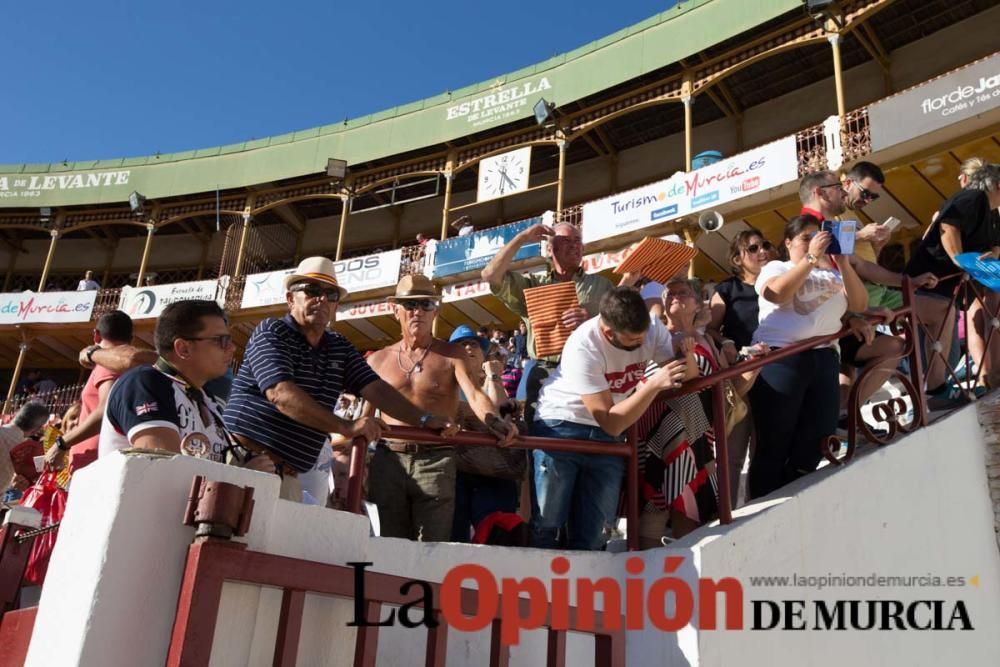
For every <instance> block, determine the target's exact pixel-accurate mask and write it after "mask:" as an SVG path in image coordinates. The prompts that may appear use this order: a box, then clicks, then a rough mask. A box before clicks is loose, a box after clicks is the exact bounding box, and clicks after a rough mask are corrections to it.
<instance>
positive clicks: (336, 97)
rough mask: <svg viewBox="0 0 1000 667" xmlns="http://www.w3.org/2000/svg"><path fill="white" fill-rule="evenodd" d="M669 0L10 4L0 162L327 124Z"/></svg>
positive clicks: (535, 52) (574, 42) (433, 90)
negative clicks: (619, 1) (602, 0)
mask: <svg viewBox="0 0 1000 667" xmlns="http://www.w3.org/2000/svg"><path fill="white" fill-rule="evenodd" d="M675 4H676V0H661V1H660V2H651V1H650V0H632V1H630V2H622V3H617V2H598V1H596V0H576V1H575V2H569V1H565V0H553V1H550V2H523V1H515V0H507V1H506V2H503V1H499V2H489V3H484V2H468V1H465V2H458V1H455V0H438V1H431V2H403V1H402V0H396V1H393V2H386V1H380V0H366V1H363V2H355V3H348V2H342V1H338V0H327V1H326V2H320V1H312V2H306V1H302V0H285V1H284V2H261V1H259V0H246V1H243V2H236V1H231V0H200V1H198V2H193V1H191V0H174V1H173V2H151V1H148V0H147V1H146V2H143V1H142V0H135V1H133V2H125V1H123V0H107V1H104V2H86V3H85V2H78V1H77V2H70V1H69V0H55V1H52V2H18V3H13V4H9V6H7V7H5V8H4V15H3V20H2V21H0V45H2V53H3V54H4V58H5V60H6V62H7V68H6V71H5V74H4V76H3V77H2V79H0V86H2V87H0V128H2V130H0V132H2V134H0V163H6V164H11V163H20V162H56V161H62V160H64V159H68V160H89V159H101V158H114V157H127V156H137V155H149V154H153V153H155V152H157V151H159V152H162V153H170V152H175V151H181V150H189V149H193V148H203V147H208V146H217V145H221V144H228V143H234V142H239V141H245V140H247V139H251V138H260V137H265V136H270V135H276V134H283V133H285V132H290V131H294V130H300V129H305V128H309V127H315V126H318V125H325V124H328V123H334V122H338V121H341V120H343V119H344V118H345V117H351V118H353V117H356V116H361V115H364V114H367V113H371V112H374V111H380V110H382V109H386V108H390V107H393V106H396V105H398V104H403V103H406V102H412V101H415V100H419V99H423V98H425V97H430V96H432V95H436V94H438V93H441V92H444V91H445V90H454V89H457V88H460V87H462V86H465V85H469V84H472V83H476V82H479V81H483V80H487V79H490V78H492V77H495V76H497V75H499V74H503V73H506V72H510V71H513V70H516V69H519V68H521V67H524V66H527V65H531V64H533V63H536V62H539V61H541V60H545V59H546V58H549V57H550V56H553V55H555V54H557V53H562V52H565V51H569V50H571V49H574V48H576V47H578V46H581V45H583V44H586V43H587V42H590V41H592V40H594V39H597V38H599V37H603V36H605V35H607V34H610V33H612V32H614V31H616V30H619V29H621V28H624V27H626V26H629V25H632V24H633V23H636V22H638V21H641V20H642V19H644V18H647V17H649V16H652V15H654V14H656V13H658V12H660V11H664V10H665V9H668V8H670V7H672V6H673V5H675Z"/></svg>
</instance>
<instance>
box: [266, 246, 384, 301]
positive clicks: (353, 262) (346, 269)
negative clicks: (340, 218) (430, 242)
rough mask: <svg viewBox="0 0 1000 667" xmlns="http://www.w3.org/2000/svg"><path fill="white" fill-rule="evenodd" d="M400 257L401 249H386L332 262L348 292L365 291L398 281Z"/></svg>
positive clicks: (340, 281) (338, 281)
mask: <svg viewBox="0 0 1000 667" xmlns="http://www.w3.org/2000/svg"><path fill="white" fill-rule="evenodd" d="M402 258H403V251H402V250H387V251H386V252H380V253H378V254H376V255H365V256H364V257H352V258H350V259H342V260H340V261H339V262H337V263H336V264H334V270H335V271H336V272H337V283H339V284H340V286H341V287H343V288H344V289H346V290H347V291H348V292H367V291H368V290H373V289H380V288H382V287H392V286H395V284H396V283H398V282H399V266H400V263H401V262H402ZM281 300H282V301H284V300H285V295H284V294H282V295H281Z"/></svg>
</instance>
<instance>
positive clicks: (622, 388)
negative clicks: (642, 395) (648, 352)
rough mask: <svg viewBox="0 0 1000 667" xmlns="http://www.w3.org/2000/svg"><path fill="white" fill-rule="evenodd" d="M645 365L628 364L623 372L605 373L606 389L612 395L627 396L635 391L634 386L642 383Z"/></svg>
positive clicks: (640, 363) (638, 363) (641, 363)
mask: <svg viewBox="0 0 1000 667" xmlns="http://www.w3.org/2000/svg"><path fill="white" fill-rule="evenodd" d="M645 370H646V364H645V363H643V362H641V361H640V362H637V363H634V364H629V365H628V366H626V367H625V370H624V371H621V372H618V373H605V374H604V379H606V380H607V381H608V388H609V389H610V390H611V392H612V393H614V394H627V393H629V392H631V391H632V390H633V389H635V386H636V385H637V384H639V383H640V382H641V381H642V378H643V376H644V375H645Z"/></svg>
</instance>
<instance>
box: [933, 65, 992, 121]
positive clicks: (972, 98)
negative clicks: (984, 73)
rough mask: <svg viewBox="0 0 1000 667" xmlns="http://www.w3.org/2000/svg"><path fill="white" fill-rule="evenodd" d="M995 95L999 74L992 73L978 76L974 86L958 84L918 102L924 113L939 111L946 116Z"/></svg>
mask: <svg viewBox="0 0 1000 667" xmlns="http://www.w3.org/2000/svg"><path fill="white" fill-rule="evenodd" d="M997 95H1000V74H994V75H993V76H991V77H989V78H987V77H980V78H979V82H978V83H977V84H976V85H975V86H958V87H957V88H955V89H954V90H953V91H951V92H950V93H946V94H944V95H941V96H940V97H928V98H925V99H924V100H923V101H922V102H921V103H920V109H921V110H922V111H923V113H924V114H925V115H926V114H929V113H936V112H941V114H942V115H944V116H947V115H950V114H953V113H955V112H958V111H962V110H964V109H967V108H970V107H972V106H973V105H975V104H976V103H977V102H981V101H982V102H985V101H986V100H988V99H989V98H990V97H995V96H997Z"/></svg>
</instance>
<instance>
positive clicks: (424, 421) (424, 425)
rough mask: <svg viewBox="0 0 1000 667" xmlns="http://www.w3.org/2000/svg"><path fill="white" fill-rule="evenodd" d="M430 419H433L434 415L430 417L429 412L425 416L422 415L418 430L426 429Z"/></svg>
mask: <svg viewBox="0 0 1000 667" xmlns="http://www.w3.org/2000/svg"><path fill="white" fill-rule="evenodd" d="M432 419H434V415H432V414H431V413H429V412H428V413H427V414H425V415H422V416H421V417H420V428H427V422H429V421H430V420H432Z"/></svg>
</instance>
